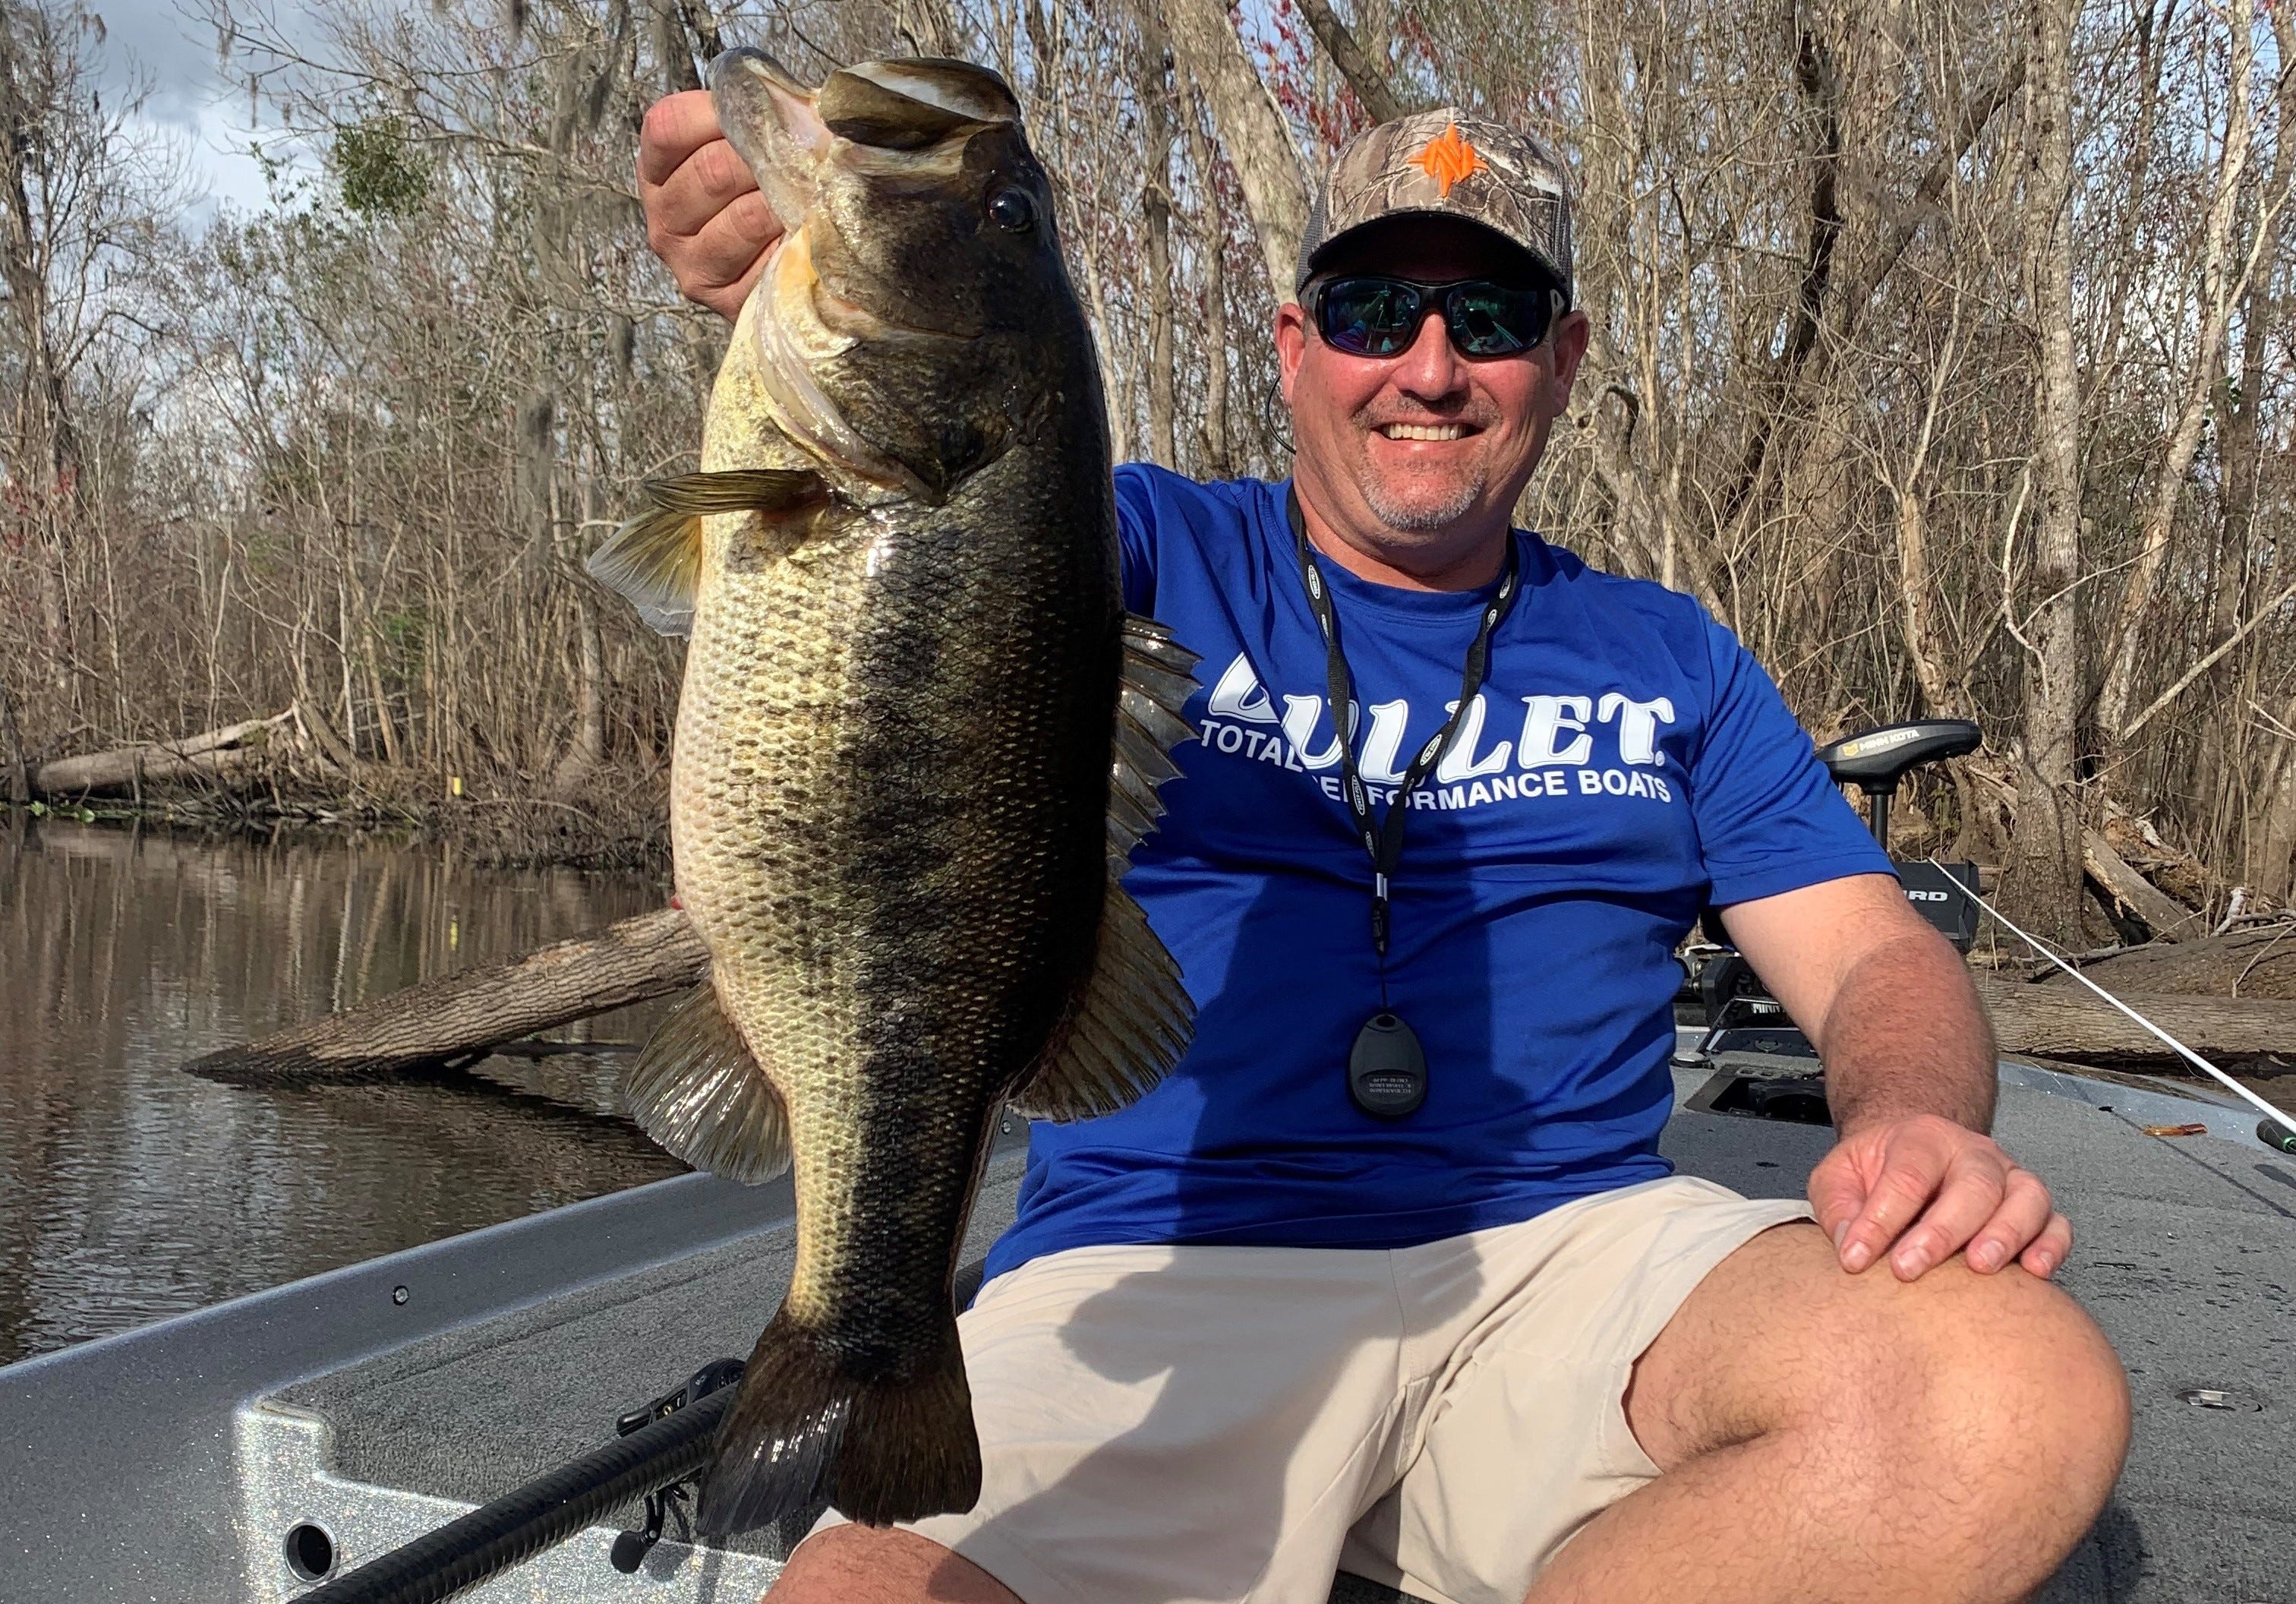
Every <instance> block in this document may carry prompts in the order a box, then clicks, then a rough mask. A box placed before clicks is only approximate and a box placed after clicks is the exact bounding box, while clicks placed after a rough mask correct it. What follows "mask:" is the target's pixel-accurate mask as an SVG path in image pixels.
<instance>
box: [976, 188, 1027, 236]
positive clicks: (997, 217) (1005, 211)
mask: <svg viewBox="0 0 2296 1604" xmlns="http://www.w3.org/2000/svg"><path fill="white" fill-rule="evenodd" d="M988 220H989V221H990V222H992V223H994V224H996V226H997V227H999V228H1002V229H1004V230H1005V231H1006V232H1007V233H1009V234H1026V233H1027V232H1028V231H1029V229H1030V228H1032V227H1034V226H1036V222H1037V203H1036V202H1034V201H1031V200H1030V199H1029V192H1028V191H1026V190H1022V189H1000V190H998V191H997V192H996V193H995V194H993V195H991V196H989V197H988Z"/></svg>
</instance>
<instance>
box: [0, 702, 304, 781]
mask: <svg viewBox="0 0 2296 1604" xmlns="http://www.w3.org/2000/svg"><path fill="white" fill-rule="evenodd" d="M292 716H293V710H289V712H283V713H277V714H274V715H273V716H272V717H270V718H268V719H249V720H245V721H244V722H242V723H238V724H227V725H225V726H224V728H221V729H210V730H209V731H207V732H206V733H205V734H203V735H196V736H185V737H184V739H182V740H180V741H158V742H152V743H150V744H144V745H140V746H122V747H119V748H117V749H116V750H114V751H111V752H94V753H87V754H86V755H85V756H83V757H76V758H58V759H57V760H56V761H53V762H52V763H42V764H41V765H40V766H39V767H37V769H33V770H32V771H31V782H32V794H33V795H35V796H43V797H45V796H87V795H92V794H97V793H101V792H118V791H134V790H136V789H137V788H139V787H140V786H160V785H170V784H175V783H177V782H181V781H184V780H208V781H211V780H216V779H220V778H224V777H227V776H229V775H232V774H234V773H237V772H238V771H239V770H241V769H245V768H247V767H249V766H250V765H251V764H252V763H253V762H254V761H255V759H256V756H257V754H258V753H259V752H260V750H261V748H262V744H263V742H264V739H265V737H266V736H268V735H269V733H270V732H271V731H272V730H273V729H275V728H278V727H279V726H280V725H282V724H284V723H285V722H286V721H287V720H289V719H290V718H291V717H292Z"/></svg>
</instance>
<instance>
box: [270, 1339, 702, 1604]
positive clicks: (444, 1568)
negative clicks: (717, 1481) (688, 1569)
mask: <svg viewBox="0 0 2296 1604" xmlns="http://www.w3.org/2000/svg"><path fill="white" fill-rule="evenodd" d="M741 1378H742V1361H740V1360H738V1359H721V1360H718V1361H717V1362H716V1363H714V1364H710V1365H708V1366H705V1367H704V1368H703V1369H702V1370H700V1371H698V1372H697V1373H696V1374H695V1375H694V1377H693V1379H692V1380H690V1381H688V1382H687V1383H686V1384H685V1386H681V1387H679V1388H678V1389H677V1390H676V1391H675V1392H671V1393H666V1394H663V1395H662V1396H661V1397H659V1398H657V1399H655V1400H654V1401H653V1402H651V1403H649V1404H646V1405H644V1407H643V1408H641V1409H635V1410H632V1411H629V1412H628V1413H627V1414H625V1415H624V1416H622V1417H621V1419H619V1420H618V1421H616V1422H615V1429H616V1431H617V1432H618V1433H619V1435H618V1436H617V1437H616V1439H615V1440H614V1441H613V1442H611V1443H609V1444H605V1445H604V1446H603V1447H601V1448H594V1449H592V1450H591V1451H590V1452H587V1453H586V1454H583V1455H582V1456H581V1457H580V1458H579V1459H576V1460H570V1461H569V1462H568V1463H566V1464H564V1465H562V1466H560V1467H559V1468H557V1469H555V1470H553V1471H551V1472H550V1473H549V1474H548V1475H546V1476H542V1477H537V1478H536V1479H535V1480H533V1481H530V1482H529V1483H527V1484H526V1485H524V1486H522V1487H518V1488H515V1489H513V1490H512V1491H511V1492H509V1493H504V1495H503V1496H502V1497H500V1498H498V1499H496V1500H495V1501H493V1502H492V1503H488V1504H481V1505H480V1507H479V1508H477V1509H473V1510H471V1512H470V1513H469V1514H467V1515H464V1516H463V1517H461V1518H458V1519H455V1520H453V1521H450V1522H448V1523H447V1525H445V1526H440V1527H439V1529H438V1530H437V1531H435V1532H430V1533H428V1534H424V1535H423V1536H421V1537H418V1538H416V1539H415V1540H414V1542H409V1543H406V1544H405V1545H404V1546H402V1547H399V1548H395V1549H393V1550H391V1551H389V1553H387V1554H383V1555H381V1556H379V1557H377V1558H376V1559H371V1560H369V1561H368V1562H367V1563H366V1564H365V1565H362V1566H360V1567H358V1568H357V1570H354V1571H347V1572H345V1573H344V1574H343V1575H340V1576H337V1577H335V1578H333V1579H332V1580H331V1581H328V1582H324V1583H320V1585H318V1586H317V1587H315V1588H313V1589H312V1590H311V1591H310V1592H306V1593H299V1594H298V1595H297V1596H296V1604H438V1600H442V1599H451V1598H453V1597H454V1596H455V1594H456V1593H459V1592H463V1591H464V1590H465V1589H467V1588H471V1587H475V1586H477V1585H478V1584H479V1583H481V1582H484V1581H486V1580H487V1579H488V1577H490V1576H493V1575H496V1574H497V1573H499V1572H502V1571H505V1570H508V1569H509V1568H510V1567H512V1566H514V1565H520V1564H522V1563H524V1562H525V1561H526V1560H529V1559H532V1558H533V1557H534V1556H535V1555H537V1554H538V1553H541V1552H542V1551H544V1550H545V1549H548V1548H553V1547H555V1546H556V1545H557V1544H559V1543H562V1542H565V1541H566V1540H567V1539H568V1538H570V1537H571V1536H573V1535H574V1534H576V1533H577V1532H579V1531H581V1530H583V1529H584V1528H585V1527H586V1526H589V1525H591V1523H592V1522H594V1521H595V1520H596V1519H597V1518H599V1517H600V1516H602V1515H603V1514H604V1513H605V1512H606V1511H607V1510H609V1509H613V1508H614V1507H615V1506H617V1505H619V1504H621V1503H623V1502H626V1501H628V1500H630V1499H633V1498H638V1497H644V1499H645V1501H646V1523H645V1529H644V1531H643V1532H624V1533H623V1534H621V1535H620V1536H619V1537H617V1538H615V1540H614V1549H613V1556H612V1558H613V1564H614V1567H615V1568H616V1569H618V1570H620V1571H624V1572H630V1571H635V1570H636V1569H637V1568H638V1567H639V1565H640V1564H642V1563H643V1562H644V1559H645V1556H646V1554H647V1553H648V1551H651V1550H652V1547H653V1545H654V1544H655V1543H656V1542H659V1541H660V1538H661V1534H662V1527H663V1526H664V1525H665V1524H666V1523H667V1521H668V1518H669V1517H670V1515H671V1514H673V1513H675V1514H676V1517H677V1519H678V1524H679V1526H680V1527H681V1529H682V1528H684V1527H685V1509H684V1495H685V1490H684V1489H683V1488H682V1487H679V1486H678V1485H676V1484H678V1483H680V1482H684V1481H686V1480H688V1479H690V1478H692V1477H694V1476H695V1475H697V1474H699V1473H700V1471H701V1468H702V1467H703V1466H705V1465H706V1464H708V1463H709V1454H710V1452H711V1450H712V1448H713V1447H714V1446H715V1444H716V1442H717V1425H718V1422H719V1421H720V1420H721V1419H724V1417H725V1415H726V1411H727V1410H729V1409H731V1408H732V1407H733V1404H734V1394H735V1392H736V1390H737V1389H736V1387H735V1386H734V1383H736V1382H738V1381H739V1380H740V1379H741Z"/></svg>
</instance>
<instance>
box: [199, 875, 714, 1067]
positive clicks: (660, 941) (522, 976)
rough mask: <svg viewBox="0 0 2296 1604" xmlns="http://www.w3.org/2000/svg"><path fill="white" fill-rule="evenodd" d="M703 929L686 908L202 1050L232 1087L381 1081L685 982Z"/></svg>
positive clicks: (205, 1063)
mask: <svg viewBox="0 0 2296 1604" xmlns="http://www.w3.org/2000/svg"><path fill="white" fill-rule="evenodd" d="M708 969H709V952H708V950H706V949H705V948H704V947H703V946H702V945H701V937H700V936H698V935H696V934H694V933H693V925H689V924H688V923H686V918H685V914H684V913H682V912H680V911H679V910H678V909H675V908H665V909H660V911H658V912H654V913H646V914H640V915H638V916H637V917H635V918H630V919H624V920H622V921H621V922H620V923H619V924H617V925H608V926H607V927H606V928H605V929H603V930H601V931H597V932H595V933H594V934H589V935H581V936H576V937H574V938H573V939H572V940H570V941H563V942H554V943H553V944H552V945H550V946H547V947H538V948H537V949H535V950H533V951H532V952H529V953H528V954H527V955H526V956H525V957H524V958H519V959H517V960H515V961H514V962H512V963H507V964H498V965H496V966H494V967H489V968H484V969H468V970H464V971H463V972H462V973H461V974H458V975H442V976H440V977H439V979H437V980H430V981H425V982H423V983H422V984H421V985H419V986H414V987H410V988H409V989H407V990H406V991H394V992H393V993H391V994H390V995H389V996H388V997H385V998H382V999H379V1000H378V1001H374V1002H371V1003H368V1004H367V1005H366V1006H365V1007H364V1008H353V1009H351V1010H349V1011H348V1012H347V1013H341V1014H333V1015H330V1016H327V1017H326V1018H324V1019H317V1020H314V1021H312V1022H311V1023H310V1024H299V1025H297V1026H295V1027H294V1028H293V1029H291V1030H286V1031H282V1032H279V1033H278V1034H276V1035H274V1036H266V1037H265V1038H264V1039H263V1040H262V1041H256V1042H250V1044H249V1045H247V1046H245V1047H234V1048H225V1049H222V1050H221V1051H218V1052H212V1053H209V1054H207V1055H206V1056H205V1057H199V1058H194V1059H193V1060H192V1061H191V1062H190V1063H188V1064H186V1065H184V1068H185V1069H187V1070H189V1071H191V1072H192V1073H193V1074H196V1075H203V1076H205V1077H207V1078H208V1079H209V1080H211V1081H222V1082H226V1083H229V1084H232V1085H242V1086H243V1085H276V1084H280V1083H282V1082H290V1083H292V1082H310V1081H315V1080H324V1081H340V1080H372V1079H374V1078H377V1077H380V1076H386V1075H390V1074H394V1073H401V1072H404V1071H407V1070H412V1069H419V1068H424V1067H428V1066H430V1065H438V1064H444V1063H448V1062H451V1061H453V1060H455V1059H457V1058H466V1057H471V1056H473V1055H477V1054H481V1053H484V1052H485V1051H487V1050H488V1049H490V1048H492V1047H495V1046H496V1045H497V1044H499V1043H501V1042H504V1041H517V1040H518V1039H519V1038H520V1037H521V1036H527V1035H531V1034H532V1033H533V1032H536V1031H539V1030H546V1029H548V1028H550V1027H551V1026H553V1025H560V1024H566V1023H567V1022H568V1021H570V1020H575V1019H583V1018H586V1017H588V1016H590V1015H592V1014H603V1013H604V1012H605V1011H606V1010H607V1009H609V1008H627V1006H629V1005H630V1004H631V1003H634V1002H644V1001H645V1000H646V999H648V998H651V997H660V996H662V995H663V994H664V993H666V992H670V991H681V990H683V989H684V988H685V987H687V986H691V985H693V984H695V983H698V982H699V981H700V980H701V978H702V976H703V975H705V974H706V973H707V972H708Z"/></svg>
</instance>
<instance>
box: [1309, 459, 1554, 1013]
mask: <svg viewBox="0 0 2296 1604" xmlns="http://www.w3.org/2000/svg"><path fill="white" fill-rule="evenodd" d="M1284 510H1285V512H1286V513H1287V514H1289V515H1290V517H1291V520H1292V539H1294V540H1295V541H1297V542H1298V543H1299V547H1300V578H1301V579H1302V580H1305V581H1306V583H1307V586H1308V606H1309V607H1310V608H1311V609H1312V610H1313V611H1314V612H1315V614H1316V622H1317V623H1318V624H1321V625H1322V626H1323V629H1324V650H1325V653H1326V654H1327V667H1328V669H1329V679H1330V690H1331V700H1332V731H1333V734H1334V735H1336V736H1338V737H1339V747H1340V771H1341V774H1342V775H1343V776H1344V777H1346V780H1347V785H1346V786H1345V787H1344V789H1345V793H1346V798H1347V804H1348V811H1349V814H1351V815H1353V817H1354V818H1355V821H1356V835H1357V838H1358V839H1359V840H1361V841H1362V843H1363V844H1364V851H1366V852H1368V853H1369V854H1370V855H1371V941H1372V945H1373V946H1374V948H1376V949H1377V950H1378V952H1379V956H1380V960H1381V962H1380V991H1381V993H1382V999H1383V998H1384V995H1385V992H1386V990H1387V963H1386V959H1387V926H1388V912H1387V903H1388V891H1389V888H1390V885H1392V884H1393V883H1394V879H1395V870H1396V866H1397V864H1398V862H1399V861H1400V860H1402V857H1403V826H1404V816H1405V815H1406V814H1407V813H1409V812H1410V811H1411V793H1412V791H1413V789H1414V788H1415V786H1418V784H1419V783H1420V781H1422V780H1423V779H1425V778H1426V777H1427V776H1428V775H1429V773H1430V772H1431V771H1432V770H1433V769H1434V767H1435V765H1436V764H1437V763H1439V762H1440V761H1442V758H1443V754H1444V753H1445V752H1447V751H1448V750H1449V749H1450V745H1451V740H1452V737H1453V736H1456V735H1457V734H1458V733H1459V726H1460V725H1461V724H1462V723H1463V722H1464V721H1465V720H1466V717H1467V710H1468V708H1470V707H1471V706H1472V705H1473V704H1474V700H1475V694H1476V692H1478V691H1480V690H1481V689H1482V687H1483V673H1484V670H1486V669H1487V668H1488V666H1489V664H1490V654H1491V637H1492V636H1493V635H1494V634H1496V633H1497V630H1498V627H1499V625H1500V624H1501V623H1502V622H1503V621H1505V618H1506V615H1507V614H1508V613H1510V612H1512V611H1513V608H1514V598H1515V593H1516V591H1517V590H1518V589H1519V588H1521V587H1520V586H1519V585H1518V583H1517V580H1519V579H1520V577H1521V574H1520V572H1519V571H1520V568H1521V558H1520V557H1519V556H1518V555H1517V554H1516V551H1515V542H1514V534H1513V531H1508V534H1507V548H1506V567H1505V569H1504V570H1503V571H1502V572H1500V574H1499V588H1498V591H1497V594H1496V595H1494V596H1492V597H1491V599H1490V600H1489V601H1488V602H1487V603H1485V604H1484V606H1483V617H1482V623H1481V626H1480V628H1479V629H1476V631H1475V641H1474V644H1473V645H1472V646H1469V647H1468V648H1467V670H1466V673H1465V674H1464V676H1463V677H1462V679H1460V682H1459V704H1458V705H1457V706H1456V707H1455V708H1453V709H1452V710H1451V717H1450V718H1449V720H1447V721H1446V722H1445V724H1444V726H1443V728H1441V729H1439V730H1438V731H1436V732H1435V736H1434V738H1433V739H1432V740H1431V741H1429V742H1428V743H1427V744H1426V745H1424V746H1423V747H1421V748H1420V749H1419V755H1418V756H1417V757H1415V758H1414V759H1413V760H1412V761H1411V767H1410V768H1409V769H1406V770H1405V771H1404V775H1403V786H1402V789H1400V790H1399V791H1398V792H1397V793H1396V794H1395V800H1394V802H1390V804H1388V810H1387V817H1386V818H1374V815H1373V813H1372V810H1371V794H1370V793H1369V792H1367V791H1366V790H1365V788H1364V783H1363V776H1362V775H1361V774H1360V773H1359V772H1357V768H1356V753H1355V744H1354V740H1355V731H1354V729H1353V728H1350V726H1349V718H1348V710H1349V707H1350V706H1351V705H1352V703H1354V700H1355V678H1354V676H1353V675H1351V674H1350V673H1349V671H1348V659H1347V654H1345V653H1344V652H1342V651H1341V650H1340V614H1339V610H1338V609H1337V608H1336V607H1334V606H1333V605H1332V591H1331V587H1330V586H1328V585H1326V584H1325V583H1324V576H1323V573H1322V572H1320V571H1319V570H1318V569H1317V568H1316V558H1315V555H1314V548H1313V547H1310V546H1309V545H1308V520H1307V518H1306V516H1305V515H1304V514H1302V513H1301V512H1300V492H1299V491H1298V490H1296V489H1292V490H1289V491H1287V493H1286V495H1285V498H1284Z"/></svg>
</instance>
